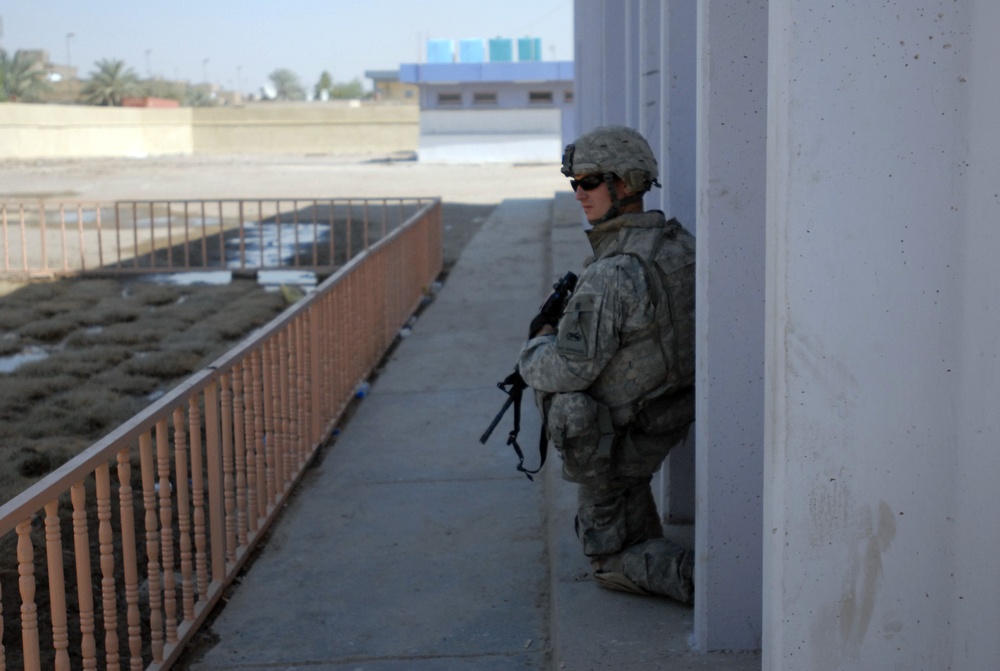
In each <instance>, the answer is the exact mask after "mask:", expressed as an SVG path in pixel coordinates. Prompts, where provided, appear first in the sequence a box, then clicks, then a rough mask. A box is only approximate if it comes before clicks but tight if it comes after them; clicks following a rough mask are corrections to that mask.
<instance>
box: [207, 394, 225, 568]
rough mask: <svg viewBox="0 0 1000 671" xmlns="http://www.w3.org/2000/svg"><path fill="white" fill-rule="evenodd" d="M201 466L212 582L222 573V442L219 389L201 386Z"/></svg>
mask: <svg viewBox="0 0 1000 671" xmlns="http://www.w3.org/2000/svg"><path fill="white" fill-rule="evenodd" d="M205 466H206V469H205V470H206V474H205V475H206V477H207V480H206V482H207V483H208V533H209V548H210V552H211V554H210V557H209V562H210V570H211V572H212V580H213V581H215V580H218V581H222V580H223V579H224V578H225V574H226V533H225V532H226V528H225V526H226V522H225V510H224V502H223V498H224V495H223V493H222V491H221V490H222V439H221V436H220V435H219V386H218V383H217V382H210V383H209V384H208V386H207V387H205Z"/></svg>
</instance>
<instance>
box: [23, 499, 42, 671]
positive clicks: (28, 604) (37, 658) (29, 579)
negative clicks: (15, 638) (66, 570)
mask: <svg viewBox="0 0 1000 671" xmlns="http://www.w3.org/2000/svg"><path fill="white" fill-rule="evenodd" d="M17 573H18V575H19V576H20V577H19V578H18V580H17V584H18V590H19V591H20V592H21V646H22V649H23V654H24V669H25V671H41V668H42V662H41V650H40V649H39V647H38V606H36V605H35V548H34V546H33V545H32V544H31V518H30V517H29V518H28V519H26V520H24V521H23V522H21V523H20V524H18V525H17Z"/></svg>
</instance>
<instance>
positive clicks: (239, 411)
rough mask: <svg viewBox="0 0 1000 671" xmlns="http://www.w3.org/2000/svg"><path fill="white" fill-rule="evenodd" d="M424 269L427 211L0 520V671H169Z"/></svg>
mask: <svg viewBox="0 0 1000 671" xmlns="http://www.w3.org/2000/svg"><path fill="white" fill-rule="evenodd" d="M441 268H442V257H441V204H440V201H433V202H428V203H425V204H422V205H421V206H420V207H419V209H417V210H416V211H415V212H414V214H413V215H412V216H410V217H409V218H408V219H407V220H406V221H405V222H403V224H402V225H401V226H398V227H396V228H395V229H394V230H392V231H390V232H387V233H385V235H384V236H383V237H382V238H381V239H380V240H379V241H378V242H376V243H374V244H372V245H371V247H370V248H369V249H368V250H367V251H365V252H363V253H361V254H360V255H358V256H356V257H354V258H352V259H351V260H350V261H348V262H347V263H346V264H345V265H344V266H343V267H341V268H340V269H339V270H338V271H337V272H336V273H335V274H333V275H331V276H330V277H329V278H328V279H326V280H325V281H323V282H322V283H321V284H320V286H319V287H317V289H316V291H315V292H313V293H311V294H310V295H309V296H307V297H306V298H304V299H303V300H301V301H299V302H298V303H297V304H295V305H294V306H292V308H290V309H289V310H288V311H286V312H285V313H283V314H282V315H281V316H279V317H278V318H276V319H275V320H274V321H272V322H271V323H270V324H268V325H267V326H266V327H265V328H262V329H260V330H258V331H257V332H255V333H254V334H252V335H251V336H250V337H248V338H247V339H246V340H244V341H243V342H242V343H241V344H240V345H238V346H237V347H235V348H233V349H232V350H230V351H229V352H228V353H226V354H225V355H224V356H222V357H220V358H219V359H217V360H216V361H215V362H214V363H213V364H212V365H211V366H209V367H208V368H206V369H204V370H202V371H200V372H198V373H197V374H195V375H193V376H192V377H191V378H189V379H188V380H187V381H186V382H184V383H183V384H182V385H180V386H179V387H177V388H176V389H174V390H173V391H171V392H170V393H168V394H167V395H166V396H164V397H163V398H161V399H160V400H159V401H157V402H155V403H154V404H152V405H151V406H149V407H148V408H146V409H145V410H144V411H142V412H141V413H140V414H138V415H136V416H135V417H133V418H132V419H131V420H129V421H128V422H126V423H125V424H123V425H122V426H120V427H119V428H117V429H116V430H115V431H113V432H112V433H110V434H109V435H108V436H106V437H105V438H104V439H102V440H100V441H99V442H97V443H95V444H94V445H93V446H91V447H90V448H88V449H87V450H86V451H85V452H83V453H82V454H80V455H79V456H78V457H76V458H75V459H73V460H72V461H70V462H68V463H66V464H64V465H63V466H62V467H60V468H59V469H58V470H56V471H54V472H52V473H50V474H49V475H48V476H47V477H46V478H45V479H44V480H42V481H40V482H39V483H37V484H36V485H35V486H33V487H31V488H30V489H29V490H27V491H25V492H23V493H22V494H20V495H19V496H17V497H15V498H14V499H12V500H11V501H9V502H7V503H6V504H4V505H3V506H2V507H0V541H2V542H4V543H5V544H6V545H5V547H8V548H10V549H14V548H15V547H16V560H14V559H12V560H11V561H15V563H16V566H3V567H0V568H2V571H0V577H6V578H7V579H4V580H3V581H2V582H0V585H2V593H0V604H4V605H6V606H7V608H5V610H4V613H5V617H4V618H3V620H2V621H0V631H2V632H3V639H2V640H3V642H4V646H3V647H2V648H0V671H3V670H5V669H7V668H12V669H13V668H24V669H27V670H29V671H36V670H40V669H69V668H84V669H90V668H106V669H126V668H127V669H132V670H135V671H138V670H140V669H166V668H168V667H170V665H171V664H172V663H173V662H174V661H176V659H177V658H178V656H179V655H180V653H181V651H182V649H183V648H184V646H185V644H186V643H187V642H188V641H189V640H190V639H191V638H192V636H193V635H194V633H195V632H196V631H197V629H198V627H199V626H200V625H201V624H202V623H203V622H204V620H205V619H206V618H207V616H208V614H209V612H210V611H211V610H212V608H213V606H215V605H216V604H217V603H218V602H219V600H220V598H221V597H222V595H223V591H224V590H225V589H226V588H227V586H229V585H230V584H231V583H232V582H233V579H234V578H235V577H236V575H237V573H238V572H239V571H240V569H241V567H242V566H243V565H244V564H245V562H246V561H247V559H248V557H249V556H250V553H251V550H252V548H253V547H254V546H255V544H256V543H257V542H258V541H259V540H260V539H261V538H262V536H263V534H264V532H265V531H266V530H267V528H268V526H269V525H270V524H271V523H272V522H273V521H274V519H275V514H276V512H277V511H278V510H280V509H281V507H282V504H283V503H284V501H285V499H286V498H287V497H288V496H289V493H290V492H291V490H292V488H293V487H294V486H295V484H296V482H297V481H298V480H299V479H300V478H301V476H302V474H303V471H304V469H305V467H306V465H307V464H308V463H309V461H310V459H311V458H312V456H313V455H314V454H315V452H316V451H317V449H318V448H319V447H320V446H321V445H323V444H324V443H325V442H326V441H327V439H328V438H329V436H330V435H331V433H332V431H333V429H334V427H335V425H336V423H337V422H338V420H339V418H340V417H341V415H342V413H343V412H344V410H345V408H346V407H347V405H348V404H349V403H350V402H351V400H352V398H354V396H355V390H356V388H357V385H358V384H359V383H360V382H361V381H363V380H364V379H365V378H366V377H367V376H368V375H369V373H370V372H371V371H372V369H373V368H374V367H375V366H376V365H377V363H378V361H379V360H380V358H381V357H382V356H383V355H384V353H385V352H386V351H387V350H388V349H389V347H390V346H391V344H392V343H393V341H394V339H395V337H396V335H397V333H398V331H399V329H400V327H401V326H402V325H403V324H404V323H405V322H406V321H407V320H408V319H409V317H410V316H411V315H412V313H413V312H414V311H415V310H416V309H417V308H418V306H419V305H420V304H421V302H422V301H423V300H425V297H426V292H427V290H428V288H429V286H430V285H431V283H432V282H433V281H434V279H435V278H436V277H437V275H438V274H439V272H440V271H441ZM5 554H7V555H11V556H12V555H13V553H12V552H8V553H5ZM15 578H16V579H15ZM18 604H19V605H18Z"/></svg>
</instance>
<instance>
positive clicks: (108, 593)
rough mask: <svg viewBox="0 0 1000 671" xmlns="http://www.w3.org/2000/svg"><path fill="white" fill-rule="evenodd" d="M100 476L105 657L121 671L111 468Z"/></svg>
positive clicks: (99, 533)
mask: <svg viewBox="0 0 1000 671" xmlns="http://www.w3.org/2000/svg"><path fill="white" fill-rule="evenodd" d="M94 474H95V475H96V477H97V540H98V543H99V544H100V557H101V559H100V561H101V594H102V596H103V597H104V598H103V604H104V654H105V658H106V660H107V668H108V670H109V671H118V668H119V666H118V664H119V656H120V653H119V650H118V596H117V594H116V593H115V555H114V551H115V543H114V540H115V539H114V531H112V529H111V468H110V466H109V465H108V464H107V463H102V464H101V465H100V466H98V467H97V470H96V471H95V473H94Z"/></svg>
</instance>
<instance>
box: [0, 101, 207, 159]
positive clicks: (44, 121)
mask: <svg viewBox="0 0 1000 671" xmlns="http://www.w3.org/2000/svg"><path fill="white" fill-rule="evenodd" d="M192 111H193V110H192V109H191V108H178V109H139V108H125V107H87V106H82V105H29V104H24V103H4V104H0V159H6V158H85V157H94V156H146V155H150V154H157V155H160V154H191V153H193V147H194V145H193V143H192V133H191V119H192Z"/></svg>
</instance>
